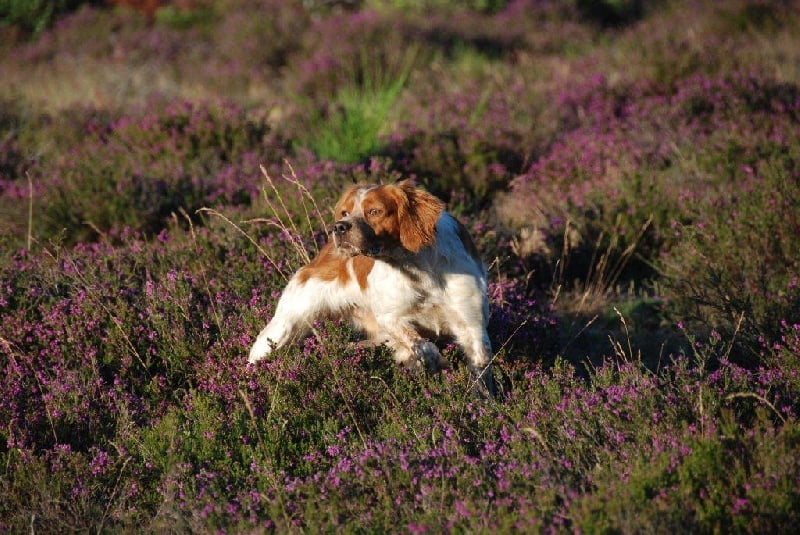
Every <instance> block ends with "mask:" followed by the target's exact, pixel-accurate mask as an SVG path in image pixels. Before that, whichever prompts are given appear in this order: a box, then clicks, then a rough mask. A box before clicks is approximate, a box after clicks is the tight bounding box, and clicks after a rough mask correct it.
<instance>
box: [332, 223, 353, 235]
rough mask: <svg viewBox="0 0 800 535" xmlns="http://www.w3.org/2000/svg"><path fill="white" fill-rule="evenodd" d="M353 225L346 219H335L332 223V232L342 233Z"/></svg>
mask: <svg viewBox="0 0 800 535" xmlns="http://www.w3.org/2000/svg"><path fill="white" fill-rule="evenodd" d="M352 227H353V225H352V224H351V223H350V222H348V221H337V222H336V223H334V224H333V233H334V234H344V233H345V232H347V231H348V230H350V229H351V228H352Z"/></svg>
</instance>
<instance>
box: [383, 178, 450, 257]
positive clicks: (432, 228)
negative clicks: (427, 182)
mask: <svg viewBox="0 0 800 535" xmlns="http://www.w3.org/2000/svg"><path fill="white" fill-rule="evenodd" d="M394 188H395V189H396V190H399V191H398V193H399V194H398V195H397V218H398V224H399V227H400V243H401V244H402V245H403V247H405V248H406V249H408V250H409V251H411V252H412V253H418V252H419V250H420V249H422V248H423V247H425V246H427V245H431V244H433V242H434V241H435V240H436V221H438V220H439V216H440V215H442V212H443V211H444V203H443V202H442V201H440V200H439V199H437V198H436V197H434V196H433V195H431V194H430V193H428V192H427V191H424V190H422V189H419V188H417V187H415V186H414V184H413V183H411V182H410V181H408V180H404V181H402V182H399V183H398V184H397V185H396V186H394Z"/></svg>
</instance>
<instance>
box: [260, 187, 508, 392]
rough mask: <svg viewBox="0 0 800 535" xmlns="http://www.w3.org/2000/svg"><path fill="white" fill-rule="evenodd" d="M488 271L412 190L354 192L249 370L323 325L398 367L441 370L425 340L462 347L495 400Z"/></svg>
mask: <svg viewBox="0 0 800 535" xmlns="http://www.w3.org/2000/svg"><path fill="white" fill-rule="evenodd" d="M486 290H487V270H486V266H485V265H484V263H483V261H482V260H481V258H480V256H479V253H478V250H477V248H476V247H475V244H474V242H473V240H472V238H471V237H470V235H469V233H468V232H467V229H466V228H465V227H464V226H463V225H462V224H461V223H460V222H459V221H458V220H457V219H456V218H454V217H453V216H452V215H451V214H449V213H448V212H447V211H445V208H444V203H443V202H442V201H441V200H439V199H438V198H437V197H435V196H433V195H432V194H430V193H428V192H426V191H425V190H423V189H421V188H419V187H416V186H415V185H413V184H412V183H411V182H409V181H402V182H398V183H395V184H383V185H363V184H362V185H355V186H352V187H350V188H349V189H347V190H346V191H345V192H344V194H343V195H342V197H341V199H340V200H339V202H338V203H337V204H336V208H335V223H334V224H333V227H332V232H331V239H330V240H329V241H328V243H327V244H326V245H325V246H323V248H322V249H321V250H320V251H319V254H318V255H317V256H316V257H315V258H314V259H313V260H312V261H311V262H310V263H309V264H308V265H306V266H305V267H303V268H301V269H300V270H299V271H297V272H296V273H295V274H294V276H292V278H291V279H290V280H289V283H288V285H287V286H286V289H285V290H284V292H283V294H282V295H281V297H280V299H279V300H278V306H277V308H276V310H275V314H274V316H273V318H272V320H271V321H270V322H269V324H267V326H266V327H265V328H264V329H263V330H262V331H261V332H260V333H259V335H258V337H257V338H256V340H255V343H253V346H252V348H251V350H250V356H249V362H250V363H251V364H255V363H256V362H258V361H259V360H261V359H263V358H265V357H266V356H267V355H269V354H270V353H271V352H272V351H274V350H275V349H278V348H280V347H282V346H284V345H286V344H287V343H289V342H291V341H292V340H295V339H298V338H299V337H301V336H304V335H305V334H307V333H308V331H309V330H310V328H311V326H312V324H313V323H314V322H315V321H316V320H318V319H322V318H328V319H337V318H344V319H348V320H350V321H351V322H352V323H353V324H354V326H355V327H356V328H357V329H358V330H360V331H362V332H363V333H364V334H365V335H366V336H367V342H368V343H374V344H376V345H379V344H385V345H386V346H388V347H389V348H390V349H392V351H393V352H394V359H395V361H396V362H397V363H398V364H401V365H404V366H408V367H411V368H419V367H424V368H425V369H427V370H428V371H432V372H433V371H438V370H440V369H442V368H444V367H446V366H447V364H446V363H445V361H444V359H443V358H442V356H441V354H440V353H439V349H438V348H437V346H436V345H435V344H434V343H433V342H431V341H430V339H429V338H434V339H435V338H438V337H439V336H440V335H444V336H448V337H451V338H452V339H454V341H455V342H456V343H457V344H458V345H459V346H460V347H461V349H462V350H463V351H464V354H465V355H466V360H467V365H468V368H469V370H470V371H471V372H472V374H473V377H474V379H475V381H474V383H473V389H474V390H475V392H476V393H477V394H478V395H480V396H481V397H486V396H487V395H488V396H490V397H494V395H495V386H494V378H493V372H492V348H491V342H490V341H489V335H488V333H487V330H486V328H487V324H488V322H489V301H488V297H487V293H486Z"/></svg>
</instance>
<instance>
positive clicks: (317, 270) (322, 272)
mask: <svg viewBox="0 0 800 535" xmlns="http://www.w3.org/2000/svg"><path fill="white" fill-rule="evenodd" d="M351 265H352V267H353V273H354V274H355V276H356V282H357V283H358V285H359V287H360V288H361V289H362V290H363V289H365V288H366V287H367V277H368V276H369V274H370V272H371V271H372V266H373V265H375V260H374V259H373V258H370V257H368V256H354V257H346V256H342V255H340V254H338V253H337V252H336V247H335V246H334V245H333V243H332V242H328V243H327V244H325V246H324V247H323V248H322V250H320V252H319V254H318V255H317V256H316V257H315V258H314V259H313V260H312V261H311V263H310V264H308V265H307V266H305V267H304V268H302V269H301V270H300V271H298V272H297V279H298V281H299V282H300V283H302V284H305V283H306V282H307V281H308V280H309V279H311V278H315V279H320V280H323V281H332V280H336V281H338V282H339V284H340V285H342V286H344V285H345V284H347V282H348V281H349V280H350V278H351V274H350V270H349V268H348V266H351Z"/></svg>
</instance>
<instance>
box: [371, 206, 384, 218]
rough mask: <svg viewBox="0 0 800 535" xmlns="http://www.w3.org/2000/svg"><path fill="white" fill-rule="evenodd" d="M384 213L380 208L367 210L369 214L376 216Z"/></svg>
mask: <svg viewBox="0 0 800 535" xmlns="http://www.w3.org/2000/svg"><path fill="white" fill-rule="evenodd" d="M382 213H383V210H381V209H380V208H370V209H369V211H368V212H367V215H368V216H370V217H376V216H379V215H381V214H382Z"/></svg>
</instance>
